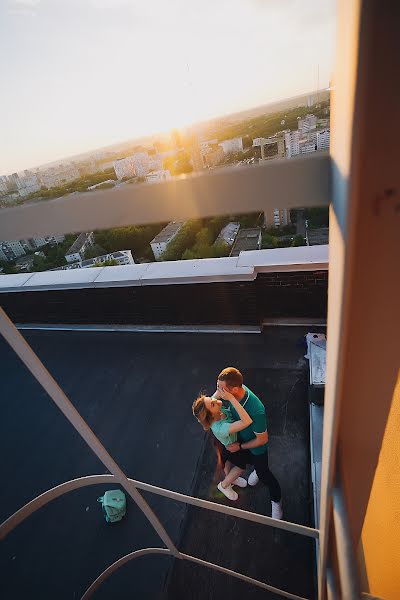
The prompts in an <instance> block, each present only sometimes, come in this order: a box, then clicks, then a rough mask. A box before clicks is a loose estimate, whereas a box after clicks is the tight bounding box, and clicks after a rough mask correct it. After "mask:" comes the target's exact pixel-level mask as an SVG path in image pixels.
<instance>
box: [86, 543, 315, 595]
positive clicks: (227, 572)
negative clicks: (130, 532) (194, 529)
mask: <svg viewBox="0 0 400 600" xmlns="http://www.w3.org/2000/svg"><path fill="white" fill-rule="evenodd" d="M146 554H171V552H170V551H169V550H166V549H164V548H143V549H141V550H135V551H134V552H130V553H129V554H126V555H125V556H122V557H121V558H120V559H118V560H117V561H115V562H114V563H113V564H112V565H110V566H109V567H107V569H105V570H104V571H103V572H102V573H101V574H100V575H99V576H98V577H97V579H96V580H95V581H94V582H93V583H92V584H91V585H90V587H89V588H88V589H87V590H86V592H85V593H84V594H83V596H82V598H81V600H88V599H89V598H91V597H92V595H93V593H94V592H95V591H96V590H97V589H98V587H99V586H100V584H101V583H102V582H103V581H104V580H105V579H107V578H108V577H109V576H110V575H111V574H112V573H114V572H115V571H116V570H117V569H119V568H120V567H122V566H123V565H125V564H126V563H127V562H129V561H131V560H134V559H136V558H140V557H141V556H144V555H146ZM177 558H180V559H182V560H187V561H190V562H193V563H195V564H198V565H201V566H203V567H207V568H209V569H213V570H214V571H218V572H220V573H224V574H225V575H230V576H231V577H236V579H240V580H242V581H245V582H246V583H250V584H252V585H255V586H257V587H259V588H262V589H264V590H268V591H269V592H273V593H274V594H277V595H278V596H282V597H283V598H289V600H307V599H306V598H304V597H303V596H298V595H296V594H291V593H290V592H286V591H285V590H281V589H279V588H276V587H273V586H272V585H268V584H267V583H264V582H263V581H259V580H258V579H254V578H253V577H248V576H247V575H242V574H241V573H237V572H236V571H232V570H231V569H227V568H226V567H221V566H220V565H216V564H215V563H211V562H208V561H206V560H203V559H201V558H197V557H196V556H191V555H190V554H184V553H183V552H181V553H180V554H179V556H178V557H177Z"/></svg>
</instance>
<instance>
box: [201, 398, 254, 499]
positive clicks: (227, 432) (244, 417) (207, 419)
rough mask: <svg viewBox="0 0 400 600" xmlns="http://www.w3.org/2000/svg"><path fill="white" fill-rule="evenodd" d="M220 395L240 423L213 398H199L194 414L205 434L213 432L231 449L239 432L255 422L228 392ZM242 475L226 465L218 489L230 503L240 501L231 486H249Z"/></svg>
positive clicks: (239, 470)
mask: <svg viewBox="0 0 400 600" xmlns="http://www.w3.org/2000/svg"><path fill="white" fill-rule="evenodd" d="M218 392H219V395H220V396H221V398H223V399H224V400H227V401H228V402H230V403H231V406H232V407H233V408H234V409H235V411H236V413H237V415H238V417H239V420H238V421H234V419H233V417H232V415H231V412H230V410H229V409H227V408H224V407H223V406H222V401H221V400H219V399H217V398H213V397H211V398H210V397H209V396H204V395H201V396H199V397H198V398H197V400H195V401H194V402H193V406H192V410H193V414H194V416H195V417H196V419H197V420H198V422H199V423H200V425H202V426H203V429H204V430H205V431H208V430H209V429H211V431H212V432H213V434H214V435H215V437H216V438H217V440H219V441H220V442H221V444H223V446H229V444H233V442H236V441H237V433H238V431H242V430H243V429H246V427H248V426H249V425H251V424H252V422H253V419H252V418H251V417H250V416H249V414H248V413H247V412H246V410H245V409H244V408H243V406H242V405H241V404H240V402H238V400H236V398H235V396H233V394H231V393H230V392H228V390H227V389H225V388H222V387H219V388H218ZM243 471H244V469H241V468H240V467H236V466H233V465H232V463H231V462H229V461H226V463H225V467H224V472H225V479H224V480H223V481H220V482H219V484H218V489H219V491H220V492H222V493H223V494H224V495H225V496H226V497H227V498H229V500H237V499H238V497H239V496H238V495H237V493H236V492H235V490H233V489H232V485H237V486H239V487H246V485H247V481H246V480H245V479H244V478H243V477H240V475H242V473H243Z"/></svg>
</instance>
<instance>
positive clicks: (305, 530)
mask: <svg viewBox="0 0 400 600" xmlns="http://www.w3.org/2000/svg"><path fill="white" fill-rule="evenodd" d="M113 479H114V476H113V475H87V476H86V477H79V478H78V479H72V480H71V481H66V482H65V483H61V484H60V485H58V486H56V487H54V488H52V489H50V490H47V491H46V492H43V494H41V495H40V496H37V497H36V498H34V499H33V500H31V501H30V502H28V503H27V504H25V506H23V507H21V508H20V509H19V510H18V511H17V512H15V513H14V514H13V515H11V516H10V517H8V519H6V520H5V521H4V522H3V523H2V524H1V525H0V539H3V538H5V537H6V536H7V535H8V534H9V533H10V531H12V530H13V529H14V528H15V527H17V525H19V524H20V523H22V522H23V521H24V520H25V519H26V518H27V517H29V516H30V515H31V514H33V513H34V512H35V511H36V510H38V509H39V508H42V507H43V506H45V505H46V504H48V503H49V502H51V501H52V500H54V499H55V498H58V497H60V496H62V495H63V494H66V493H68V492H71V491H72V490H76V489H78V488H81V487H85V486H89V485H98V484H101V483H108V482H110V481H112V480H113ZM128 481H130V482H132V484H133V485H134V486H135V487H136V488H137V489H140V490H143V491H147V492H151V493H153V494H157V495H159V496H164V497H166V498H170V499H171V500H176V501H178V502H184V503H186V504H191V505H192V506H198V507H200V508H204V509H206V510H211V511H214V512H218V513H223V514H227V515H228V516H231V517H237V518H238V519H244V520H246V521H251V522H253V523H260V524H261V525H267V526H272V527H276V528H277V529H284V530H286V531H290V532H292V533H297V534H299V535H305V536H307V537H314V538H318V533H319V532H318V530H317V529H312V528H311V527H306V526H305V525H298V524H297V523H290V522H289V521H277V520H276V519H272V518H270V517H267V516H266V515H260V514H258V513H252V512H248V511H246V510H242V509H240V508H233V507H230V506H224V505H223V504H217V503H215V502H209V501H208V500H202V499H200V498H194V497H192V496H186V495H185V494H181V493H179V492H173V491H171V490H166V489H164V488H160V487H156V486H154V485H151V484H149V483H143V482H141V481H136V480H134V479H128Z"/></svg>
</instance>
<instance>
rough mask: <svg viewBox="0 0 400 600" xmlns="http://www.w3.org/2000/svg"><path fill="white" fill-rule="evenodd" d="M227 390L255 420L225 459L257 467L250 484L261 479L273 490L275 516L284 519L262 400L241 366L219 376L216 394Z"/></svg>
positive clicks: (227, 370)
mask: <svg viewBox="0 0 400 600" xmlns="http://www.w3.org/2000/svg"><path fill="white" fill-rule="evenodd" d="M224 389H226V390H228V391H229V392H230V393H231V394H233V395H234V396H235V398H236V399H237V400H238V401H239V402H240V403H241V405H242V406H243V408H245V409H246V411H247V412H248V414H249V415H250V417H251V418H252V420H253V422H252V424H251V425H249V427H246V429H243V430H242V431H240V432H239V433H238V441H237V442H234V443H233V444H230V445H229V446H226V450H227V452H226V455H225V460H228V459H229V460H230V461H231V462H232V463H233V464H234V465H236V466H237V467H240V468H242V469H244V468H246V465H247V464H251V465H253V466H254V471H253V472H252V473H251V474H250V475H249V484H250V485H256V483H258V480H259V479H260V480H261V481H262V483H264V484H265V485H266V486H267V487H268V489H269V493H270V497H271V507H272V518H273V519H282V494H281V488H280V485H279V483H278V480H277V479H276V477H275V476H274V475H273V473H272V472H271V470H270V468H269V465H268V431H267V416H266V414H265V408H264V405H263V403H262V402H261V400H260V399H259V398H257V396H256V395H255V394H254V393H253V392H252V391H251V390H250V389H249V388H248V387H247V386H245V385H243V376H242V374H241V372H240V371H239V370H238V369H235V368H234V367H227V368H226V369H224V370H223V371H221V373H220V374H219V375H218V381H217V390H216V392H215V394H214V396H215V397H217V398H218V397H220V392H221V391H223V390H224ZM231 414H232V417H233V418H234V419H235V420H238V419H239V415H238V414H237V412H236V411H235V409H234V408H233V407H231Z"/></svg>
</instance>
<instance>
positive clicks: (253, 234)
mask: <svg viewBox="0 0 400 600" xmlns="http://www.w3.org/2000/svg"><path fill="white" fill-rule="evenodd" d="M260 233H261V228H260V227H252V228H249V229H241V230H240V231H239V233H238V235H237V236H236V240H235V243H234V245H233V248H232V252H231V256H239V254H240V252H243V251H246V250H257V249H258V240H259V237H260Z"/></svg>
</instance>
